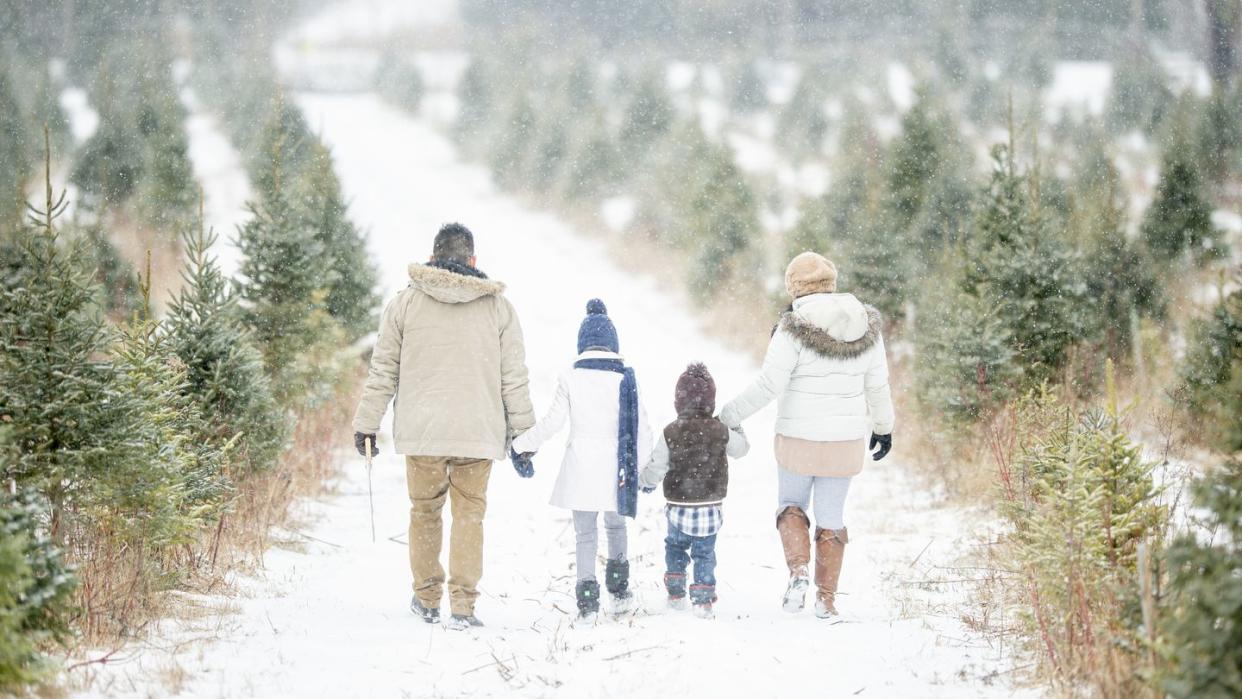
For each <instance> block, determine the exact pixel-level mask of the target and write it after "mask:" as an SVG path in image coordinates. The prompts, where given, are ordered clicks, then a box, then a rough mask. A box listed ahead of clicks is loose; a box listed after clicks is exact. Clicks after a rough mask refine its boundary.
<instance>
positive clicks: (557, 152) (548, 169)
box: [530, 110, 569, 194]
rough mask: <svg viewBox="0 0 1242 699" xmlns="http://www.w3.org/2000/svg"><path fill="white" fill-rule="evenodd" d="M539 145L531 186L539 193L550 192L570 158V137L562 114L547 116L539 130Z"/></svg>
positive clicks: (533, 165)
mask: <svg viewBox="0 0 1242 699" xmlns="http://www.w3.org/2000/svg"><path fill="white" fill-rule="evenodd" d="M539 132H540V136H539V143H538V144H537V145H536V146H535V153H534V161H533V163H532V165H531V176H530V185H531V188H532V189H534V190H535V191H536V192H538V193H541V194H542V193H546V192H548V191H550V190H551V189H552V188H553V187H554V186H555V185H556V182H557V180H558V179H559V178H560V176H561V172H562V170H563V169H564V167H565V163H566V161H567V160H568V158H569V136H568V134H567V133H566V129H565V120H564V118H563V115H562V114H559V113H552V114H547V113H546V110H545V120H544V124H543V125H542V127H541V128H540V129H539Z"/></svg>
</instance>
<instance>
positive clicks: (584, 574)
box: [574, 510, 625, 580]
mask: <svg viewBox="0 0 1242 699" xmlns="http://www.w3.org/2000/svg"><path fill="white" fill-rule="evenodd" d="M598 518H599V513H598V512H583V511H582V510H574V534H575V535H576V537H575V539H576V541H577V560H578V579H579V580H594V579H595V552H596V551H598V550H599V532H598V530H597V529H596V520H597V519H598ZM604 536H606V537H608V558H609V559H610V560H614V561H615V560H623V559H624V558H625V518H624V517H622V516H621V515H619V514H617V513H616V512H605V513H604Z"/></svg>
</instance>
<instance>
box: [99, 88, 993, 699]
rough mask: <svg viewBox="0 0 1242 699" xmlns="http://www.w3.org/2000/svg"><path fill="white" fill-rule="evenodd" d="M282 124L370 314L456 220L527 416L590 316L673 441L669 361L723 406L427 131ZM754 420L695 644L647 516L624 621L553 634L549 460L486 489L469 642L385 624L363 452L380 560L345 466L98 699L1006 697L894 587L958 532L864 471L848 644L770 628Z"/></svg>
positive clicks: (389, 112) (385, 514)
mask: <svg viewBox="0 0 1242 699" xmlns="http://www.w3.org/2000/svg"><path fill="white" fill-rule="evenodd" d="M300 103H301V105H302V106H303V108H304V109H305V111H306V114H307V117H308V119H309V120H310V123H311V124H312V127H313V128H316V129H320V130H321V133H322V134H323V137H324V138H325V139H326V140H327V141H328V142H329V144H330V145H331V146H332V147H333V149H334V154H335V157H336V159H337V166H338V170H339V173H340V175H341V178H342V182H343V186H344V188H345V190H346V192H347V193H348V194H349V196H351V197H352V199H353V204H352V209H351V211H352V215H353V216H354V218H355V219H356V220H357V221H358V223H360V224H361V225H363V226H364V227H367V228H369V229H370V231H371V241H370V245H371V250H372V252H373V254H374V256H375V259H377V260H378V261H379V264H380V265H381V267H382V269H383V285H384V287H385V296H386V297H391V295H392V293H393V292H394V291H395V290H396V289H399V288H400V287H402V286H404V284H405V281H404V280H405V267H406V264H407V262H409V261H411V260H422V259H424V258H425V257H426V254H427V252H428V251H429V249H430V244H431V238H432V236H433V235H434V232H435V230H436V229H437V227H438V226H439V224H440V223H442V222H444V221H448V220H457V219H460V220H461V221H462V222H464V223H466V224H467V225H469V226H471V227H472V228H473V229H474V230H475V232H476V236H477V242H478V246H479V250H480V266H481V267H482V268H483V269H485V270H486V271H487V272H488V273H489V274H491V275H492V276H493V277H495V278H498V279H501V280H504V281H505V282H506V283H508V284H509V288H510V291H509V297H510V298H511V299H512V300H513V302H514V304H515V305H516V306H517V308H518V311H519V313H520V315H521V318H522V322H523V325H524V326H525V329H526V335H527V351H528V357H529V364H530V368H531V373H532V386H533V390H534V398H535V401H536V405H537V408H540V409H542V408H543V407H546V405H547V403H548V399H549V398H550V393H551V390H552V388H553V381H554V377H555V375H556V372H557V371H559V370H560V369H561V368H562V367H563V366H565V365H566V364H567V363H568V362H569V361H570V360H571V358H572V353H573V349H574V347H573V345H574V340H575V337H576V331H577V325H578V322H579V321H580V319H581V315H582V312H583V306H584V304H585V301H586V300H587V299H588V298H590V297H592V296H599V297H602V298H603V299H605V301H606V302H607V303H608V306H609V309H610V311H611V314H612V315H613V317H614V319H615V321H616V323H617V325H618V328H619V333H620V336H621V344H622V350H623V352H624V353H625V354H626V356H627V357H628V359H629V361H630V362H631V363H632V364H633V365H634V366H636V367H637V369H638V376H639V380H640V382H641V383H642V385H643V386H644V388H645V391H646V396H647V408H648V410H649V411H650V413H651V415H652V417H653V421H654V422H655V423H656V424H663V423H664V422H666V421H667V420H668V419H670V418H671V417H672V387H673V383H674V380H675V378H676V376H677V374H678V373H679V372H680V371H681V369H682V368H683V367H684V366H685V364H686V363H687V362H688V361H691V360H703V361H705V362H707V364H708V366H709V367H710V368H711V370H712V371H713V372H714V374H715V375H716V377H717V380H718V382H719V384H720V395H721V396H722V398H723V397H727V396H730V395H732V394H734V393H735V392H736V391H737V390H738V389H739V388H740V387H741V386H742V385H743V384H744V383H745V381H746V380H747V379H748V378H749V377H750V376H751V375H752V373H753V372H754V371H755V366H754V364H753V362H751V361H750V360H749V359H748V358H746V357H744V356H741V355H738V354H735V353H733V352H730V351H728V350H725V349H723V348H722V347H721V346H720V345H719V344H718V343H717V342H715V341H713V340H711V339H710V338H708V337H707V336H706V335H705V334H704V333H703V332H702V331H701V330H700V328H699V323H698V321H697V319H696V318H695V316H694V314H693V313H692V312H691V311H690V310H688V309H686V308H682V307H680V306H679V305H678V304H677V303H676V302H674V301H672V300H670V299H669V298H667V297H666V296H665V295H663V294H662V293H661V292H659V291H658V290H657V289H656V286H655V284H654V283H653V282H652V280H650V279H646V278H634V277H632V276H629V275H627V274H625V273H623V272H621V271H620V270H619V269H618V268H617V267H616V266H615V265H614V264H613V263H612V262H611V261H610V260H609V253H608V252H607V250H606V249H605V247H604V246H603V245H601V244H600V243H598V242H596V241H590V240H587V239H584V238H583V237H580V236H577V235H576V234H574V233H573V232H572V231H570V230H568V229H567V227H566V226H565V225H564V224H562V223H560V222H558V220H556V219H555V218H553V217H551V216H549V215H546V214H542V213H538V212H534V211H531V210H530V209H528V208H525V207H524V205H522V204H521V203H518V202H516V201H515V200H513V199H511V198H509V197H507V196H504V195H503V194H500V193H497V192H496V191H495V190H494V189H493V187H492V186H491V185H490V183H489V180H488V177H487V176H486V173H485V172H484V171H483V170H482V169H480V168H478V167H476V166H471V165H465V164H462V163H461V162H459V161H458V159H457V157H456V155H455V153H454V151H453V149H452V148H451V146H450V145H449V144H448V143H447V142H446V141H445V140H444V139H443V138H442V137H441V136H439V135H438V134H437V133H435V132H434V131H432V130H431V129H430V128H429V127H427V126H425V125H423V124H421V123H419V122H416V121H415V120H413V119H412V118H410V117H408V116H407V115H405V114H403V113H401V112H398V111H396V110H394V109H392V108H389V107H387V106H386V105H384V104H383V103H381V102H380V101H379V100H378V99H377V98H375V97H373V96H369V95H348V96H325V95H304V96H302V97H301V98H300ZM772 412H773V411H772V410H771V409H769V410H768V411H765V412H764V413H761V414H760V415H759V416H758V417H756V418H755V419H753V420H752V421H751V423H750V424H748V425H747V427H748V431H749V434H750V435H751V437H752V442H753V443H754V444H755V445H756V448H755V449H754V450H753V452H752V455H751V456H749V457H748V458H746V459H745V460H743V461H742V462H740V463H739V464H737V465H736V466H735V468H734V469H733V473H732V478H731V488H730V493H731V495H730V498H729V501H728V504H727V506H726V512H727V518H726V525H725V528H724V530H723V531H722V535H721V539H720V544H719V550H718V554H719V559H720V565H719V569H718V573H717V574H718V577H719V593H720V596H721V600H720V603H719V605H718V617H717V618H716V619H715V620H713V621H701V620H698V619H694V618H693V617H691V616H689V615H688V614H673V613H666V611H665V609H664V606H663V595H662V590H661V589H660V578H661V574H662V572H663V554H662V551H663V546H662V537H663V527H664V524H663V517H662V514H661V510H660V505H661V502H660V498H659V496H658V495H654V496H650V497H648V498H647V499H645V500H644V503H643V506H642V510H641V512H640V514H639V517H638V520H637V522H636V523H634V524H632V525H631V527H630V537H631V543H630V546H631V559H632V560H633V561H634V574H635V584H636V587H637V590H638V594H639V595H640V598H641V601H642V608H641V609H640V611H638V613H637V614H636V615H634V616H633V617H632V618H627V619H624V620H622V621H608V622H605V623H602V624H601V625H600V626H599V627H597V628H595V629H593V630H581V629H572V628H570V627H569V626H568V622H569V619H570V617H569V615H568V611H569V610H571V609H572V608H573V601H572V586H573V571H572V568H571V549H572V542H573V534H572V528H571V526H570V523H569V518H568V516H567V513H565V512H563V511H560V510H557V509H555V508H552V507H551V506H549V505H547V504H546V503H547V498H548V495H549V492H550V489H551V486H552V482H553V479H554V477H555V473H556V468H557V465H558V464H559V459H560V456H561V449H562V443H561V442H559V441H558V442H557V443H555V444H553V445H550V446H549V447H547V448H545V450H544V451H543V452H541V453H540V454H539V455H538V457H537V461H536V468H537V473H536V476H535V478H534V479H533V480H531V481H523V480H521V479H519V478H518V477H517V476H516V475H515V474H514V473H513V471H512V469H511V468H510V466H509V465H508V464H507V463H501V464H497V465H496V467H495V470H494V471H493V476H492V483H491V489H490V494H489V498H490V506H489V510H488V515H487V537H488V539H487V544H486V574H485V577H484V580H483V583H482V590H483V596H482V598H481V599H480V601H479V605H478V614H479V616H480V617H481V618H483V619H484V620H485V621H486V622H487V624H488V626H487V628H485V629H482V630H480V631H477V632H470V633H451V632H447V631H445V630H443V629H442V628H440V627H431V626H427V625H425V624H422V623H421V622H419V621H417V620H416V619H415V618H414V617H413V616H412V615H411V614H410V613H409V612H408V611H407V609H406V604H407V603H408V598H409V572H408V569H407V566H406V554H405V547H404V545H403V544H401V543H397V542H396V541H392V540H389V539H388V537H394V538H395V539H397V540H400V541H403V540H404V534H405V526H406V513H407V507H408V503H407V500H406V495H405V482H404V469H403V465H402V461H401V459H400V458H399V457H397V456H394V455H393V454H392V453H391V446H390V445H389V444H385V443H382V444H381V446H382V447H383V448H384V454H383V455H382V456H381V457H379V458H378V460H377V462H376V468H375V473H374V486H375V508H376V526H377V530H378V531H379V533H380V536H379V542H378V543H374V544H373V543H371V541H370V536H369V526H368V522H367V518H368V514H367V500H366V480H365V474H364V470H363V469H362V468H361V466H360V465H357V466H356V467H351V469H350V470H349V471H348V473H347V475H346V478H345V479H344V481H343V482H342V483H340V484H339V493H340V494H339V495H337V496H334V497H331V498H329V499H327V500H326V501H324V502H319V503H308V504H307V505H306V509H307V514H308V518H309V521H311V522H312V524H311V525H310V528H309V529H308V530H307V531H306V532H304V533H305V534H306V535H308V536H309V537H313V539H312V540H311V541H312V543H311V544H310V546H309V547H308V548H307V549H305V550H303V551H293V550H285V549H273V550H272V551H270V552H269V553H268V555H267V556H266V558H265V575H264V577H263V578H262V579H256V580H250V581H246V582H244V584H243V589H244V590H245V593H244V596H243V597H242V598H241V599H238V600H235V601H232V603H233V605H234V606H235V613H228V614H225V615H223V616H222V617H221V618H220V619H219V620H218V621H217V622H216V624H218V629H219V630H218V636H219V639H220V640H218V641H215V642H211V643H209V644H207V645H202V644H191V645H188V646H185V647H184V648H182V647H180V646H175V644H174V643H173V642H175V641H177V640H179V639H181V638H185V637H187V636H188V635H189V632H188V631H179V632H176V633H173V632H171V631H170V632H168V635H169V636H171V637H169V638H167V640H168V641H169V644H168V645H170V646H175V647H177V648H178V650H177V651H174V652H172V653H167V652H164V651H155V650H150V651H144V652H143V653H140V654H139V655H138V657H137V658H136V659H135V660H134V661H133V662H131V663H129V664H128V665H126V666H121V667H117V668H114V669H110V670H108V671H107V672H109V673H114V674H115V675H116V677H114V678H113V679H114V681H113V682H112V683H110V684H106V685H97V688H98V691H102V692H106V693H107V694H108V695H109V696H117V695H126V694H130V695H137V696H145V695H148V694H149V693H151V692H152V691H153V690H154V692H155V693H156V694H159V693H162V692H163V691H167V690H166V689H165V690H160V689H158V688H157V687H158V681H159V680H153V679H152V676H153V675H155V674H161V675H169V674H171V675H173V676H175V677H176V678H177V682H176V685H177V686H178V687H179V688H180V689H181V691H183V692H185V693H186V694H189V695H194V696H228V697H241V696H264V697H268V696H271V697H275V696H323V697H340V696H376V697H387V696H417V697H431V696H462V695H469V696H512V695H515V694H520V695H524V696H565V697H596V696H598V697H610V696H629V695H633V694H638V693H640V692H641V693H644V694H651V695H656V696H668V695H672V694H673V693H676V692H690V691H694V692H695V695H696V696H713V695H716V696H770V695H776V694H778V693H781V694H787V693H789V692H803V693H810V694H811V695H813V696H837V695H845V696H848V695H852V694H854V693H861V695H863V696H897V695H904V696H984V695H992V694H994V695H997V696H1001V695H1005V696H1008V695H1009V693H1010V691H1009V689H1008V688H1004V687H987V686H984V685H983V684H982V683H981V682H980V681H978V680H976V679H973V678H974V677H976V676H978V675H982V674H985V673H986V672H987V671H989V670H991V669H996V667H997V666H1003V665H1004V664H1005V663H1003V662H1001V661H998V660H996V653H995V651H993V650H989V649H987V648H981V647H978V646H969V645H964V641H962V640H961V639H965V638H967V637H968V636H969V634H968V632H966V631H965V630H963V628H962V627H961V624H960V622H958V621H957V620H956V618H955V617H954V615H953V614H952V611H951V607H949V606H948V605H949V603H951V602H952V601H953V600H952V598H950V597H944V598H939V597H936V596H934V595H931V594H929V593H925V592H918V591H917V588H916V587H915V586H913V585H908V584H903V583H904V582H905V581H907V580H910V579H919V578H922V577H923V575H924V571H926V570H928V569H929V568H930V566H931V565H933V564H935V563H936V562H938V561H939V562H947V561H949V560H950V557H951V555H952V553H953V551H954V549H955V542H954V538H955V535H956V534H957V528H958V527H960V526H961V525H962V524H963V522H965V521H968V520H966V519H964V518H963V514H962V513H961V512H959V511H955V510H951V509H942V508H938V507H935V506H933V505H930V504H929V501H930V498H928V497H926V496H925V495H923V494H921V493H919V492H917V489H916V488H915V487H914V486H912V485H911V484H910V480H909V479H907V478H906V476H905V474H904V471H903V468H902V466H901V465H899V464H896V463H892V462H891V461H890V462H885V463H883V464H880V465H875V466H871V467H869V468H868V470H866V471H864V473H863V474H862V475H861V476H860V477H858V478H857V479H856V480H855V484H854V487H853V490H852V492H851V495H850V501H849V505H848V510H847V515H846V516H847V521H848V523H849V525H850V534H851V541H852V543H851V544H850V548H849V551H848V554H847V559H846V564H845V571H844V575H843V579H842V589H843V592H844V595H843V598H842V602H841V606H842V607H843V608H844V609H846V610H848V611H849V612H850V613H852V614H853V615H854V616H855V617H856V619H857V621H856V623H846V624H839V625H833V626H829V625H826V624H824V623H822V622H819V621H818V620H816V619H814V617H813V616H811V615H810V614H809V613H806V614H803V615H801V616H798V617H791V616H789V615H786V614H784V613H782V612H781V611H780V610H779V607H778V604H777V602H778V598H779V594H780V592H781V590H782V589H783V583H784V578H785V573H784V572H783V570H782V567H783V566H782V558H781V553H780V548H779V543H778V541H777V536H776V532H775V529H774V527H773V515H774V508H775V503H774V498H775V485H774V480H775V479H774V473H773V470H774V464H773V461H772V458H771V448H770V444H771V429H772V419H773V415H772ZM385 431H387V428H385ZM386 437H387V435H383V437H382V439H383V438H386ZM348 438H349V435H341V440H342V442H345V441H347V440H348ZM351 466H352V464H351ZM964 533H965V534H969V532H964ZM314 540H320V541H321V542H325V543H314ZM326 542H331V543H326ZM929 542H930V546H929V545H928V544H929ZM924 547H927V548H926V550H924ZM920 552H922V555H921V557H920ZM916 558H918V559H919V563H918V565H917V566H914V567H912V566H911V562H912V561H914V560H915V559H916ZM929 610H930V612H931V613H927V612H929ZM153 682H155V683H156V685H155V686H153V685H152V683H153ZM105 686H106V689H103V687H105Z"/></svg>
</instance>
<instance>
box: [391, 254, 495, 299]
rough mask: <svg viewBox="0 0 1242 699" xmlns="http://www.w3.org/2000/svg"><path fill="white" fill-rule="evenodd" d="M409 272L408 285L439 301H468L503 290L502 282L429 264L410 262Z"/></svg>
mask: <svg viewBox="0 0 1242 699" xmlns="http://www.w3.org/2000/svg"><path fill="white" fill-rule="evenodd" d="M464 269H466V270H469V269H471V268H468V267H467V268H464ZM409 272H410V286H412V287H414V288H415V289H418V290H419V291H421V292H423V293H424V294H427V295H428V296H430V297H431V298H433V299H435V300H437V301H439V302H441V303H468V302H470V301H474V300H476V299H479V298H482V297H484V296H499V295H500V294H502V293H504V290H505V285H504V284H503V283H501V282H498V281H495V280H492V279H488V278H487V277H486V276H474V275H472V274H466V273H459V272H455V271H450V270H447V269H442V268H440V267H432V266H430V265H422V264H417V263H415V264H411V265H410V268H409ZM476 274H479V275H482V272H477V271H476Z"/></svg>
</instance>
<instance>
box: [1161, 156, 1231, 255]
mask: <svg viewBox="0 0 1242 699" xmlns="http://www.w3.org/2000/svg"><path fill="white" fill-rule="evenodd" d="M1141 230H1142V235H1143V240H1144V241H1145V242H1146V243H1147V247H1148V248H1149V249H1150V250H1151V251H1152V253H1154V254H1155V255H1156V256H1157V257H1158V259H1159V260H1160V261H1162V262H1171V261H1173V260H1175V259H1177V258H1179V257H1181V256H1182V255H1183V254H1186V253H1189V254H1190V255H1191V256H1192V257H1193V258H1194V259H1196V260H1199V261H1202V260H1205V259H1210V258H1211V257H1215V256H1218V255H1220V254H1223V251H1222V250H1221V248H1220V243H1219V242H1218V241H1217V240H1216V238H1215V231H1214V229H1213V227H1212V205H1211V204H1210V203H1209V202H1208V200H1207V197H1206V196H1204V194H1203V183H1202V180H1201V179H1200V177H1199V170H1198V168H1197V167H1196V166H1195V165H1194V164H1193V163H1191V162H1189V161H1187V160H1186V158H1185V152H1184V148H1183V147H1180V146H1176V147H1173V148H1171V149H1170V150H1169V152H1167V153H1166V154H1165V157H1164V167H1163V168H1162V170H1161V173H1160V183H1159V184H1158V185H1157V187H1156V198H1155V199H1154V200H1153V201H1152V203H1151V206H1150V207H1149V208H1148V209H1147V214H1146V217H1145V218H1144V220H1143V226H1142V229H1141Z"/></svg>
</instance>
